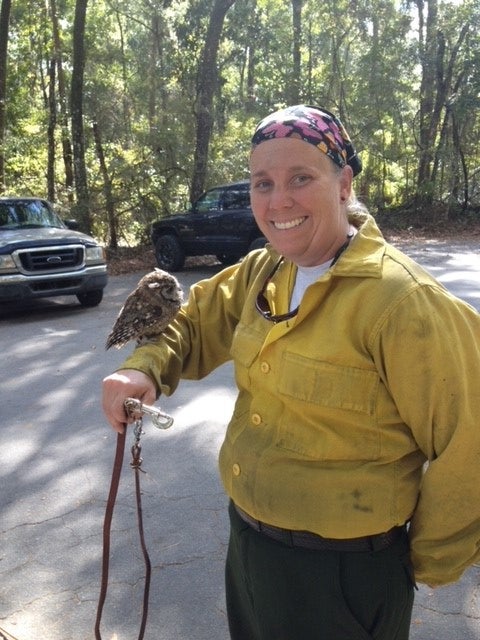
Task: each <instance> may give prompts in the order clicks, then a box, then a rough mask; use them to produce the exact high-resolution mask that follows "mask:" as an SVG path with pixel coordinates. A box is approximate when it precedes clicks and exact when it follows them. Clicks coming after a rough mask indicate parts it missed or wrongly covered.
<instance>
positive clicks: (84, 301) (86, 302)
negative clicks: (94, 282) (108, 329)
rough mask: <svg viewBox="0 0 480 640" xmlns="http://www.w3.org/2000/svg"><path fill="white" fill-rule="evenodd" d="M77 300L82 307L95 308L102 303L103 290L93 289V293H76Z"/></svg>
mask: <svg viewBox="0 0 480 640" xmlns="http://www.w3.org/2000/svg"><path fill="white" fill-rule="evenodd" d="M77 298H78V301H79V302H80V304H81V305H82V307H96V306H97V305H99V304H100V302H101V301H102V298H103V289H94V290H93V291H84V292H83V293H77Z"/></svg>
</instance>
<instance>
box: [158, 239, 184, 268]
mask: <svg viewBox="0 0 480 640" xmlns="http://www.w3.org/2000/svg"><path fill="white" fill-rule="evenodd" d="M155 258H156V260H157V264H158V266H159V267H160V269H164V270H165V271H180V269H181V268H182V267H183V265H184V264H185V251H184V250H183V248H182V246H181V244H180V242H179V241H178V238H177V237H176V236H172V235H165V236H160V237H159V238H157V240H156V242H155Z"/></svg>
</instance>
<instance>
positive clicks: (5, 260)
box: [0, 255, 18, 273]
mask: <svg viewBox="0 0 480 640" xmlns="http://www.w3.org/2000/svg"><path fill="white" fill-rule="evenodd" d="M14 271H18V269H17V267H16V266H15V262H14V261H13V258H12V256H10V255H3V256H2V255H0V272H1V273H12V272H14Z"/></svg>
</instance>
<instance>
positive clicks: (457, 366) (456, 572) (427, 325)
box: [375, 285, 480, 585]
mask: <svg viewBox="0 0 480 640" xmlns="http://www.w3.org/2000/svg"><path fill="white" fill-rule="evenodd" d="M375 359H376V363H377V367H378V369H379V371H380V375H381V376H382V377H383V379H384V382H385V384H386V385H387V387H388V388H389V390H390V393H391V394H392V397H393V398H394V401H395V404H396V406H397V408H398V411H399V413H400V416H401V417H402V419H403V421H404V422H405V424H406V425H408V426H409V428H410V429H411V431H412V433H413V435H414V437H415V440H416V442H417V443H418V446H419V448H420V449H421V450H422V451H423V452H424V454H425V456H426V457H427V459H428V462H427V464H426V465H425V471H424V476H423V481H422V484H421V488H420V494H419V498H418V503H417V506H416V509H415V512H414V514H413V515H412V519H411V525H410V536H411V548H412V560H413V563H414V568H415V573H416V578H417V580H418V581H420V582H425V583H427V584H430V585H441V584H447V583H449V582H454V581H456V580H458V579H459V577H460V576H461V574H462V573H463V571H464V570H465V569H466V568H467V567H468V566H469V565H471V564H472V563H473V562H475V561H476V560H478V558H479V557H480V316H479V315H478V313H477V312H476V311H475V310H474V309H473V308H472V307H470V306H469V305H467V304H466V303H463V302H462V301H460V300H458V299H457V298H455V297H454V296H452V295H451V294H449V293H448V292H447V291H446V290H445V289H443V287H441V285H437V286H435V285H427V286H420V287H418V288H416V289H414V290H413V291H411V292H409V294H408V295H406V296H405V297H404V299H402V300H401V301H397V303H396V304H395V305H392V307H391V308H390V309H389V310H388V311H387V312H386V319H385V322H384V323H383V325H382V327H381V328H380V329H379V332H378V335H377V337H376V352H375Z"/></svg>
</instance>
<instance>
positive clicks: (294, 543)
mask: <svg viewBox="0 0 480 640" xmlns="http://www.w3.org/2000/svg"><path fill="white" fill-rule="evenodd" d="M233 506H234V507H235V511H236V512H237V514H238V515H239V516H240V518H241V519H242V520H243V521H244V522H246V523H247V524H248V525H249V526H250V527H251V528H252V529H254V530H255V531H258V533H262V534H263V535H265V536H267V537H269V538H272V540H276V541H277V542H281V543H283V544H286V545H287V546H289V547H299V548H301V549H310V550H311V551H347V552H348V551H354V552H355V551H381V550H382V549H387V548H388V547H390V546H391V545H392V544H393V543H394V542H395V541H396V540H398V538H399V537H400V536H401V535H402V533H405V532H406V527H405V526H402V527H393V529H390V530H389V531H386V532H385V533H378V534H375V535H372V536H364V537H361V538H347V539H344V540H342V539H338V538H323V537H322V536H319V535H317V534H315V533H310V532H309V531H292V530H290V529H282V528H280V527H274V526H273V525H271V524H266V523H265V522H261V521H260V520H255V518H252V516H250V515H249V514H248V513H245V511H243V509H240V507H237V505H236V504H234V505H233Z"/></svg>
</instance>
